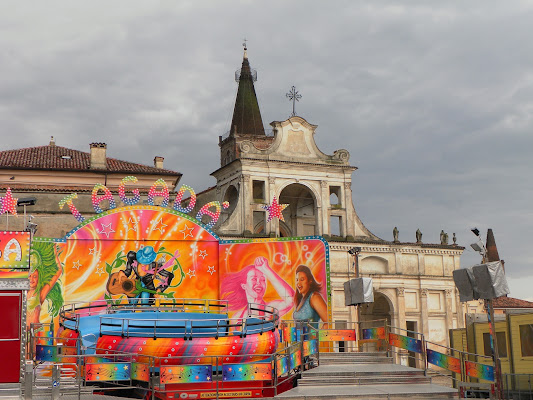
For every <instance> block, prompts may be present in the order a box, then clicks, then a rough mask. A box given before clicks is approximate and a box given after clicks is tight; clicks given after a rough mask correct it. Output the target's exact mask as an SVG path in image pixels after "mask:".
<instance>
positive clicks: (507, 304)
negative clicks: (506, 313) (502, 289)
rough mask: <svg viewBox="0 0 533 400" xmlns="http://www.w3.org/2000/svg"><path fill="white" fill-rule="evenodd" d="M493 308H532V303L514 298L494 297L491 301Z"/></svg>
mask: <svg viewBox="0 0 533 400" xmlns="http://www.w3.org/2000/svg"><path fill="white" fill-rule="evenodd" d="M492 304H493V307H494V308H533V302H532V301H527V300H521V299H515V298H514V297H505V296H502V297H496V298H495V299H494V300H493V303H492Z"/></svg>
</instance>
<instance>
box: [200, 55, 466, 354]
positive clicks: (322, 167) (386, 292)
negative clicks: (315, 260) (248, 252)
mask: <svg viewBox="0 0 533 400" xmlns="http://www.w3.org/2000/svg"><path fill="white" fill-rule="evenodd" d="M255 79H256V75H255V73H254V71H253V70H252V69H251V68H250V64H249V61H248V58H247V54H246V50H245V55H244V58H243V63H242V67H241V70H240V74H239V75H238V79H237V81H238V84H239V88H238V92H237V98H236V101H235V108H234V114H233V120H232V126H231V129H230V131H229V133H228V134H227V135H225V136H224V137H220V138H219V147H220V168H219V169H217V170H216V171H214V172H213V173H212V175H213V176H214V177H215V178H216V180H217V183H216V186H215V187H213V188H211V189H209V190H207V191H205V192H203V193H202V194H201V196H203V197H204V198H205V200H203V201H200V203H202V204H203V203H205V202H206V201H208V200H218V201H220V202H222V201H228V202H230V207H229V208H228V209H227V210H224V211H223V215H222V216H221V219H220V221H221V222H220V223H219V224H217V226H216V227H215V230H216V232H217V233H218V234H219V235H220V236H221V237H224V238H240V237H296V236H312V235H321V236H324V237H325V238H326V239H327V240H328V242H329V248H330V269H331V286H332V290H331V296H332V299H331V300H332V301H331V304H332V307H333V310H332V311H333V319H334V320H335V321H337V327H339V328H341V327H343V326H346V324H347V323H350V322H355V321H357V320H358V319H359V320H366V321H370V320H376V319H387V320H388V321H389V322H390V323H391V324H392V325H393V326H396V327H399V328H402V329H406V330H410V331H417V332H421V333H424V335H425V338H426V340H429V341H432V342H435V343H439V344H443V345H447V344H448V343H449V339H448V329H451V328H455V327H463V326H464V312H465V310H464V308H463V305H462V304H461V303H460V302H459V294H458V291H457V290H456V288H455V284H454V282H453V278H452V271H453V270H454V269H458V268H460V256H461V254H462V252H463V250H464V248H463V247H460V246H458V245H457V244H455V243H452V244H448V238H447V235H446V234H441V243H438V244H427V243H423V242H422V240H421V236H422V235H421V234H417V240H416V241H414V242H400V241H399V240H398V237H397V235H395V236H396V237H395V238H394V240H393V241H387V240H383V239H381V238H379V237H377V236H376V235H374V234H373V233H372V232H371V231H370V230H369V229H368V228H367V227H366V226H365V225H364V224H363V222H362V221H361V219H360V218H359V217H358V215H357V212H356V210H355V207H354V204H353V199H352V190H353V189H354V188H353V186H352V174H353V173H354V171H356V170H357V168H356V167H354V166H352V165H350V163H349V160H350V153H349V152H348V151H347V150H345V149H339V150H337V151H335V152H334V153H333V154H332V155H328V154H324V153H323V152H322V151H320V149H319V148H318V147H317V145H316V143H315V140H314V135H315V130H316V127H317V126H316V125H313V124H311V123H310V122H308V121H306V120H305V119H303V118H301V117H298V116H293V117H291V118H289V119H287V120H285V121H275V122H272V123H271V124H270V125H271V127H272V131H271V132H269V131H265V129H264V128H263V124H262V118H261V114H260V111H259V110H260V108H259V105H258V102H257V96H256V93H255V88H254V81H255ZM273 201H278V203H280V204H288V206H287V207H286V208H285V209H284V210H283V221H282V220H279V219H272V220H270V221H268V220H267V213H266V211H265V206H267V205H269V204H272V202H273ZM413 236H414V235H413ZM353 248H356V249H357V250H358V251H359V254H358V256H357V259H355V258H354V257H352V255H351V254H349V253H348V252H349V251H350V250H351V249H353ZM356 264H357V265H356ZM356 273H358V274H359V275H360V276H363V277H371V278H373V285H374V293H375V301H374V303H371V304H366V305H362V306H359V307H360V310H359V315H357V312H356V309H355V308H354V307H353V306H351V307H347V306H345V300H344V288H343V284H344V282H345V281H347V280H349V279H350V278H354V276H355V274H356Z"/></svg>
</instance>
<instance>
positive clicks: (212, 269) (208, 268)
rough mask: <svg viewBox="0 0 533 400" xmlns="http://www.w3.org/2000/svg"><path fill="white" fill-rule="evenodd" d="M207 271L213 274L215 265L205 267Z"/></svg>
mask: <svg viewBox="0 0 533 400" xmlns="http://www.w3.org/2000/svg"><path fill="white" fill-rule="evenodd" d="M207 272H209V273H210V274H211V275H213V274H214V273H215V272H216V271H215V266H214V265H213V266H211V267H207Z"/></svg>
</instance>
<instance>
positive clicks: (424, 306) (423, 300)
mask: <svg viewBox="0 0 533 400" xmlns="http://www.w3.org/2000/svg"><path fill="white" fill-rule="evenodd" d="M420 311H421V317H422V318H421V319H420V322H421V323H422V326H421V328H422V332H421V333H423V334H424V337H425V339H426V340H429V324H428V290H427V289H420Z"/></svg>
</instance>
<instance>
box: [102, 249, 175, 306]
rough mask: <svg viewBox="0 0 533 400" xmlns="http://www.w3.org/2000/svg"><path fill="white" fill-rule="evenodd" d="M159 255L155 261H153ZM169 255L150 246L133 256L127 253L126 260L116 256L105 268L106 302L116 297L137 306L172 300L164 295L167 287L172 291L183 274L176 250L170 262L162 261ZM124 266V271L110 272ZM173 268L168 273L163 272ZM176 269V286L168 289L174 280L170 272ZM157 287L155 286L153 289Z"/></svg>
mask: <svg viewBox="0 0 533 400" xmlns="http://www.w3.org/2000/svg"><path fill="white" fill-rule="evenodd" d="M160 254H163V256H162V257H160V258H159V260H157V261H156V259H157V257H158V256H159V255H160ZM165 254H167V255H170V253H168V252H166V251H165V250H164V248H161V249H159V252H156V251H155V250H154V248H153V247H152V246H144V247H142V248H141V249H139V250H138V251H137V252H135V251H129V252H128V254H127V255H126V256H124V255H123V254H122V252H120V253H119V254H118V255H117V258H116V259H115V261H114V262H113V264H111V265H109V264H108V265H107V271H108V273H109V278H108V280H107V285H106V289H107V293H108V294H106V298H107V299H110V298H111V296H110V295H119V296H120V297H123V295H125V296H126V297H128V298H130V299H137V301H133V302H134V303H138V304H150V303H152V302H153V299H154V298H155V297H156V295H158V296H165V297H172V294H171V293H165V290H166V289H168V288H169V287H176V286H178V285H179V284H180V283H181V280H182V279H183V276H184V274H183V271H182V269H181V265H180V263H179V261H178V260H177V259H178V257H179V251H178V250H176V251H175V252H174V254H173V255H172V257H171V258H170V260H168V261H166V256H165ZM124 262H125V264H126V268H125V269H124V270H119V271H115V272H111V271H112V270H113V269H114V267H115V268H116V267H117V265H118V266H120V265H122V264H123V263H124ZM170 267H173V270H172V271H169V270H167V268H170ZM177 269H179V272H180V273H181V274H180V282H179V283H177V284H175V285H172V282H173V280H174V276H175V275H174V272H173V271H176V270H177ZM156 284H157V286H156Z"/></svg>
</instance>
